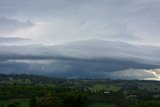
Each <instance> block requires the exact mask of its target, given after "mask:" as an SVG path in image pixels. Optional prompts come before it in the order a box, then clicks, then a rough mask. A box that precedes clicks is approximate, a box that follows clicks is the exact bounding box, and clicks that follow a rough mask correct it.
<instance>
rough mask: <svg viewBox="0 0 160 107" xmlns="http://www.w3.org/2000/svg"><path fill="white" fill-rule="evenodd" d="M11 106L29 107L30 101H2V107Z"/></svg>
mask: <svg viewBox="0 0 160 107" xmlns="http://www.w3.org/2000/svg"><path fill="white" fill-rule="evenodd" d="M9 104H15V105H17V107H28V106H29V105H28V104H29V100H28V99H14V100H7V101H0V107H8V105H9Z"/></svg>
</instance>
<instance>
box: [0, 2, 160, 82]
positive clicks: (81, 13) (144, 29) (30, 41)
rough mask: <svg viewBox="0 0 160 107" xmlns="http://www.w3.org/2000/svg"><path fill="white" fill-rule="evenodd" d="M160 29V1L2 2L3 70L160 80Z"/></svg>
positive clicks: (0, 56) (0, 47)
mask: <svg viewBox="0 0 160 107" xmlns="http://www.w3.org/2000/svg"><path fill="white" fill-rule="evenodd" d="M159 28H160V1H159V0H0V68H1V70H0V72H1V73H8V72H9V73H10V72H11V73H17V72H20V71H22V70H23V69H26V71H25V70H24V72H26V73H27V72H28V73H31V72H32V71H34V72H35V73H37V72H40V73H42V72H43V73H44V72H45V73H46V72H47V73H53V74H55V75H58V76H62V75H64V76H68V77H72V76H73V75H74V76H75V75H76V76H75V77H77V76H79V75H80V76H82V77H87V76H89V77H94V76H95V75H97V74H99V76H102V75H104V73H105V75H107V76H106V77H107V78H109V77H113V78H118V77H120V78H122V77H123V76H124V77H123V78H138V79H146V78H153V77H154V78H156V79H157V78H159V72H160V71H159V70H158V69H159V66H160V64H159V62H160V39H159V38H160V35H159V34H160V30H159ZM120 62H123V64H119V63H120ZM128 62H130V63H131V64H130V65H129V66H126V65H127V64H128ZM74 63H76V64H77V65H74ZM108 63H109V64H108ZM22 65H23V66H22ZM119 65H120V66H119ZM138 65H139V66H138ZM62 66H63V67H62ZM117 66H118V67H117ZM49 68H50V69H49ZM80 68H84V69H80ZM75 70H76V72H75ZM98 70H99V71H98ZM148 70H149V71H148ZM69 71H71V72H69ZM82 71H83V72H82ZM100 71H101V72H100ZM110 71H113V74H111V73H110ZM146 71H147V72H146ZM152 71H153V72H152ZM107 72H109V73H107ZM115 72H116V73H115ZM117 72H118V73H121V72H123V73H124V75H119V74H118V73H117ZM126 72H127V73H126ZM132 72H137V73H135V75H131V74H133V73H132ZM155 72H156V76H155V74H154V73H155ZM157 72H158V73H157ZM106 73H107V74H106ZM123 73H122V74H123ZM115 74H116V76H115ZM148 74H149V75H148ZM142 75H143V76H142ZM150 75H151V77H150ZM157 75H158V76H157Z"/></svg>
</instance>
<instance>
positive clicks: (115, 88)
mask: <svg viewBox="0 0 160 107" xmlns="http://www.w3.org/2000/svg"><path fill="white" fill-rule="evenodd" d="M91 90H92V91H100V90H107V91H114V92H116V91H118V90H120V87H118V86H115V85H106V84H94V85H93V87H92V88H91Z"/></svg>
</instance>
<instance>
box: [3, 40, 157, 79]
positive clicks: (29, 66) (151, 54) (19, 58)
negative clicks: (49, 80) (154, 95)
mask: <svg viewBox="0 0 160 107" xmlns="http://www.w3.org/2000/svg"><path fill="white" fill-rule="evenodd" d="M7 40H8V39H7ZM10 40H12V39H10ZM16 40H18V39H16ZM20 40H23V39H20ZM13 41H14V40H13ZM2 47H3V48H2ZM0 48H1V51H0V60H1V61H0V69H1V70H0V72H1V73H22V72H23V73H34V74H45V75H54V76H58V77H68V78H76V77H83V78H96V77H99V78H118V77H119V78H123V77H124V78H126V79H145V78H154V77H153V75H151V74H148V73H146V72H142V71H144V70H132V71H131V70H127V69H131V68H133V69H148V70H149V69H156V68H159V67H160V65H159V61H160V59H159V55H160V54H159V53H160V52H159V51H158V50H159V47H151V46H141V45H131V44H127V43H123V42H115V41H104V40H86V41H77V42H71V43H66V44H61V45H41V44H30V42H28V44H24V45H14V44H12V45H1V46H0ZM157 49H158V50H157ZM125 70H126V71H125ZM121 71H123V73H121ZM112 72H113V73H112ZM133 72H134V73H133ZM138 72H139V73H138ZM119 73H120V74H119ZM121 74H122V75H121ZM129 74H133V75H129Z"/></svg>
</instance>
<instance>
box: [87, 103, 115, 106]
mask: <svg viewBox="0 0 160 107" xmlns="http://www.w3.org/2000/svg"><path fill="white" fill-rule="evenodd" d="M87 107H117V106H116V105H114V104H108V103H93V104H91V105H89V106H87Z"/></svg>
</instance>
